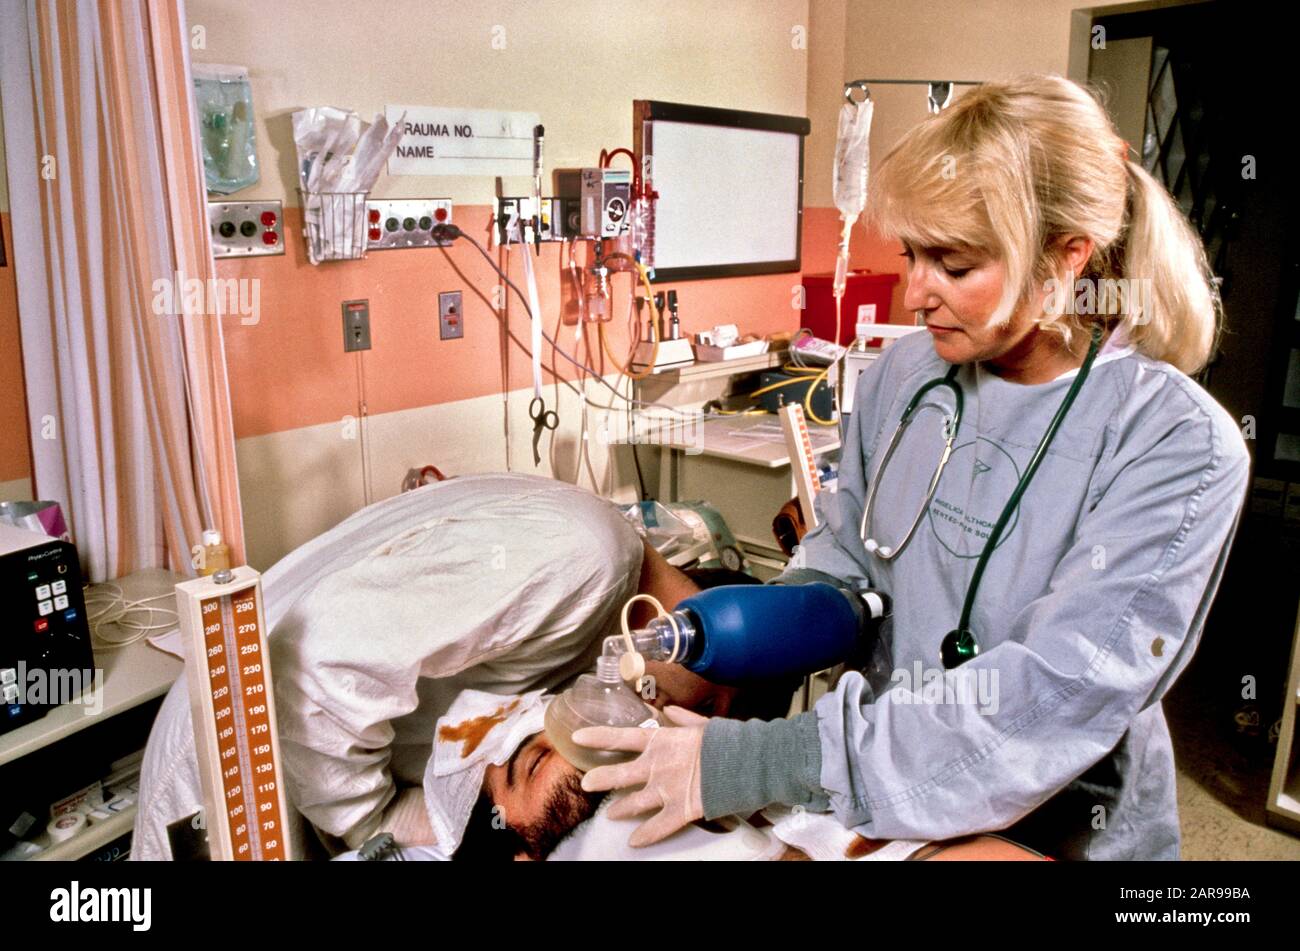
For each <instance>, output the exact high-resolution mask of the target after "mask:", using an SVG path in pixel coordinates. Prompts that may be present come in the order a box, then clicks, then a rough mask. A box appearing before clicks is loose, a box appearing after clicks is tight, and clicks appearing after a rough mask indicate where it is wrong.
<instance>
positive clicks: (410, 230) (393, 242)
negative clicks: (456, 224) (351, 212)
mask: <svg viewBox="0 0 1300 951" xmlns="http://www.w3.org/2000/svg"><path fill="white" fill-rule="evenodd" d="M441 224H447V225H449V224H451V199H450V198H394V199H387V200H372V201H368V202H366V250H367V251H390V250H393V249H395V248H445V247H449V246H450V245H451V242H450V241H438V240H435V239H434V237H433V234H432V231H433V228H434V226H435V225H441Z"/></svg>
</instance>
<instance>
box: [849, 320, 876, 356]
mask: <svg viewBox="0 0 1300 951" xmlns="http://www.w3.org/2000/svg"><path fill="white" fill-rule="evenodd" d="M870 339H871V324H870V323H858V324H856V325H855V326H854V337H853V343H852V345H850V347H849V351H850V352H851V353H866V352H867V350H869V349H870V348H869V347H868V346H867V341H869V340H870Z"/></svg>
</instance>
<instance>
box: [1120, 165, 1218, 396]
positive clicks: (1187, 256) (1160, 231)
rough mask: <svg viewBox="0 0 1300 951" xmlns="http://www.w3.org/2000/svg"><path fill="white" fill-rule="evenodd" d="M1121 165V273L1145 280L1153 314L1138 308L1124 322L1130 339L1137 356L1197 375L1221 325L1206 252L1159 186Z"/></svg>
mask: <svg viewBox="0 0 1300 951" xmlns="http://www.w3.org/2000/svg"><path fill="white" fill-rule="evenodd" d="M1125 165H1126V167H1127V169H1128V178H1129V204H1128V215H1127V218H1128V221H1127V228H1126V231H1125V235H1124V262H1123V271H1124V275H1125V276H1126V277H1128V276H1137V277H1141V278H1147V279H1149V280H1150V284H1149V287H1150V293H1149V297H1150V301H1149V306H1150V308H1151V311H1152V312H1151V313H1150V314H1145V313H1142V312H1141V308H1138V310H1139V313H1137V314H1135V315H1132V316H1131V317H1130V318H1129V319H1128V321H1127V323H1128V327H1127V328H1126V329H1127V330H1128V334H1129V338H1130V339H1131V340H1132V341H1133V343H1134V344H1135V345H1136V346H1137V348H1138V349H1139V350H1140V351H1141V352H1142V353H1145V354H1147V355H1149V356H1151V357H1153V358H1155V359H1157V360H1164V361H1166V362H1167V363H1172V364H1173V365H1174V366H1176V367H1178V369H1180V370H1182V371H1183V372H1184V373H1189V374H1190V373H1196V372H1198V371H1199V370H1201V369H1202V368H1203V367H1204V366H1205V364H1206V363H1207V362H1208V361H1209V358H1210V355H1211V353H1212V351H1213V349H1214V346H1215V344H1216V343H1217V334H1218V329H1219V326H1220V323H1221V321H1220V313H1221V305H1220V302H1219V294H1218V289H1217V288H1216V287H1215V284H1214V280H1213V278H1212V277H1211V275H1210V268H1209V263H1208V261H1207V260H1206V257H1205V248H1204V246H1203V245H1202V244H1201V239H1200V236H1199V235H1197V233H1196V232H1195V231H1194V230H1193V229H1192V226H1191V223H1190V222H1188V220H1187V218H1186V216H1184V215H1183V213H1182V210H1181V209H1179V207H1178V206H1177V205H1176V204H1174V201H1173V199H1172V198H1170V197H1169V192H1167V191H1166V190H1165V188H1164V186H1163V185H1161V184H1160V183H1159V182H1158V181H1156V180H1155V179H1154V178H1153V177H1152V176H1151V174H1150V173H1149V172H1147V170H1146V169H1144V168H1143V167H1142V166H1141V165H1138V164H1137V163H1136V162H1125ZM1146 304H1147V301H1146V298H1145V295H1144V299H1143V305H1146Z"/></svg>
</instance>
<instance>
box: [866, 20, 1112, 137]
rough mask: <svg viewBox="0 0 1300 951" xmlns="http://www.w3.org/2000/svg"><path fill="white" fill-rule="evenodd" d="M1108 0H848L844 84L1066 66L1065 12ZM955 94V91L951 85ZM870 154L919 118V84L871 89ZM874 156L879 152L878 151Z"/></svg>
mask: <svg viewBox="0 0 1300 951" xmlns="http://www.w3.org/2000/svg"><path fill="white" fill-rule="evenodd" d="M1109 5H1113V0H1111V2H1107V0H1100V2H1094V3H1081V2H1080V0H1030V2H1026V0H977V2H972V0H930V2H927V3H917V4H913V3H899V2H896V0H849V5H848V23H847V30H846V34H845V48H844V69H845V75H844V79H845V81H848V80H851V79H857V78H861V77H877V78H888V79H965V80H975V81H980V80H989V79H1007V78H1010V77H1012V76H1016V75H1019V74H1021V73H1034V72H1044V73H1060V74H1061V75H1065V73H1066V70H1067V68H1068V66H1069V52H1070V12H1071V11H1072V10H1075V9H1079V8H1082V7H1099V6H1109ZM958 94H960V87H959V88H958ZM872 96H873V97H874V98H875V100H876V114H875V119H874V123H873V126H872V136H871V139H872V150H873V154H874V153H875V150H876V149H877V148H880V149H884V150H888V148H889V146H890V145H892V144H893V143H894V142H896V141H897V140H898V138H899V137H900V136H901V135H902V134H903V132H905V131H906V130H907V128H908V127H909V126H911V125H913V124H914V123H916V122H918V121H920V120H921V119H923V118H925V115H926V108H925V87H924V86H880V87H874V88H873V89H872ZM880 154H883V152H881V153H880Z"/></svg>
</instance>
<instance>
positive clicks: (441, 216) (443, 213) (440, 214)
mask: <svg viewBox="0 0 1300 951" xmlns="http://www.w3.org/2000/svg"><path fill="white" fill-rule="evenodd" d="M433 217H435V218H437V219H438V220H439V221H446V220H447V209H446V208H437V209H435V210H434V212H433Z"/></svg>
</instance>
